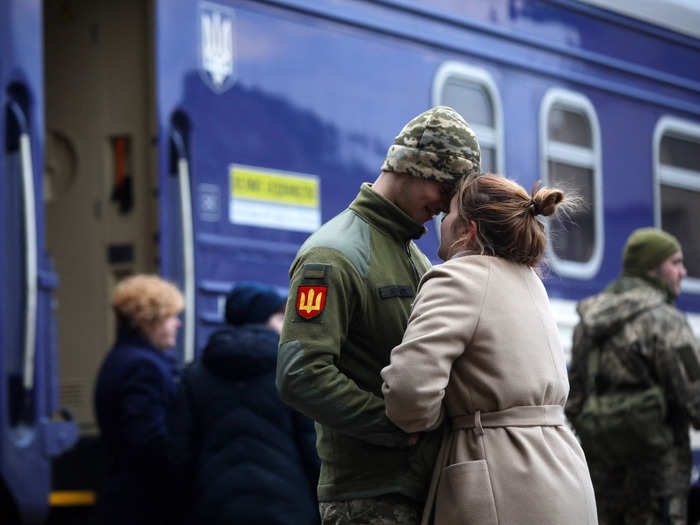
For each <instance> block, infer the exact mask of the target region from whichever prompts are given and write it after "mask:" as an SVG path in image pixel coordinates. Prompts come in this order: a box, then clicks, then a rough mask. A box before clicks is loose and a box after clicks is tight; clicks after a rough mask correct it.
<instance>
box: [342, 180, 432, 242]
mask: <svg viewBox="0 0 700 525" xmlns="http://www.w3.org/2000/svg"><path fill="white" fill-rule="evenodd" d="M350 209H351V210H353V211H354V212H355V213H357V214H358V215H360V216H361V217H362V218H363V219H365V220H366V221H367V222H369V223H370V224H371V225H372V226H375V227H376V228H378V229H380V230H381V231H383V232H385V233H387V234H389V235H391V236H392V237H395V238H397V239H398V240H400V241H404V242H406V241H409V240H410V239H418V238H419V237H420V236H422V235H423V234H424V233H425V232H426V231H428V230H426V229H425V227H424V226H423V225H422V224H418V223H417V222H416V221H415V220H413V219H412V218H411V217H410V216H409V215H408V214H406V212H404V211H403V210H402V209H401V208H399V207H398V206H397V205H396V204H394V203H393V202H391V201H390V200H388V199H386V198H384V197H383V196H381V195H379V193H377V192H375V191H374V190H373V189H372V185H371V184H369V183H367V182H365V183H363V184H362V186H361V187H360V193H358V194H357V197H355V200H354V201H352V203H351V204H350Z"/></svg>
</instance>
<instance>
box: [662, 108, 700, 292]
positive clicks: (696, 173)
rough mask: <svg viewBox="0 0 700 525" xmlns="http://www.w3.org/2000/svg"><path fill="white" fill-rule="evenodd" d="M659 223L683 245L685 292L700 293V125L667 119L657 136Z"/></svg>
mask: <svg viewBox="0 0 700 525" xmlns="http://www.w3.org/2000/svg"><path fill="white" fill-rule="evenodd" d="M654 171H655V193H656V199H655V203H654V211H655V224H656V225H657V226H659V227H660V228H662V229H664V230H666V231H668V232H669V233H672V234H673V235H675V236H676V237H677V238H678V240H679V241H680V243H681V246H683V254H684V261H685V266H686V268H687V269H688V278H687V279H685V280H684V281H683V290H684V291H687V292H694V293H700V232H699V231H698V229H697V228H695V225H697V224H698V223H699V222H700V124H693V123H690V122H686V121H683V120H679V119H675V118H671V117H664V118H662V119H661V120H660V121H659V123H658V124H657V126H656V132H655V133H654Z"/></svg>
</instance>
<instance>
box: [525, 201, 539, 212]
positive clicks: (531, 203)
mask: <svg viewBox="0 0 700 525" xmlns="http://www.w3.org/2000/svg"><path fill="white" fill-rule="evenodd" d="M528 206H532V214H533V215H539V214H540V209H539V208H538V207H537V203H536V202H535V199H530V204H528Z"/></svg>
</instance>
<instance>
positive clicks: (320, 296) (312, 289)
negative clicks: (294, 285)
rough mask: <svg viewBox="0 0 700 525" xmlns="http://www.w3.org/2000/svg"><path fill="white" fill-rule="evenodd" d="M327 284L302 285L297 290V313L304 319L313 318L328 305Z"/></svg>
mask: <svg viewBox="0 0 700 525" xmlns="http://www.w3.org/2000/svg"><path fill="white" fill-rule="evenodd" d="M327 291H328V287H327V286H300V287H299V291H298V292H297V313H298V314H299V315H300V316H302V317H303V318H304V319H312V318H314V317H316V316H317V315H318V314H320V313H321V312H323V307H324V306H326V293H327Z"/></svg>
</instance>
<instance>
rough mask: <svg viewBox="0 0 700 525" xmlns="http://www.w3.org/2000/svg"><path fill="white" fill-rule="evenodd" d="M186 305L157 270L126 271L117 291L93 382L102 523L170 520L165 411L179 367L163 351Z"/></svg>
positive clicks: (170, 344)
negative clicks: (101, 455)
mask: <svg viewBox="0 0 700 525" xmlns="http://www.w3.org/2000/svg"><path fill="white" fill-rule="evenodd" d="M183 306H184V300H183V297H182V294H181V293H180V291H179V290H178V289H177V288H176V287H175V286H174V285H173V284H171V283H169V282H167V281H165V280H163V279H161V278H160V277H157V276H155V275H135V276H132V277H129V278H127V279H125V280H123V281H121V282H120V283H119V284H118V285H117V287H116V288H115V290H114V294H113V296H112V307H113V308H114V311H115V313H116V316H117V340H116V343H115V344H114V347H113V348H112V349H111V350H110V352H109V353H108V354H107V357H106V358H105V360H104V362H103V363H102V366H101V368H100V372H99V375H98V378H97V386H96V389H95V411H96V415H97V423H98V425H99V428H100V434H101V440H102V443H103V448H104V451H105V454H106V475H105V480H104V485H103V487H102V490H101V492H100V494H99V497H98V507H99V508H100V515H101V522H100V523H104V524H106V525H111V524H115V525H116V524H120V525H123V524H127V523H128V524H129V525H139V524H143V525H153V524H155V523H166V522H168V521H170V518H169V516H168V508H169V507H168V504H167V501H168V496H169V494H170V492H171V491H170V488H169V485H168V480H169V479H170V477H171V476H170V475H169V465H170V462H169V460H168V456H167V424H166V417H167V410H168V405H169V404H170V403H171V402H172V401H173V398H174V395H175V374H176V370H177V367H176V361H175V359H174V357H173V356H171V355H170V354H169V353H168V352H167V350H168V349H170V348H172V347H173V346H174V345H175V339H176V337H177V331H178V328H179V327H180V320H179V319H178V314H179V313H180V312H181V311H182V309H183Z"/></svg>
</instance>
